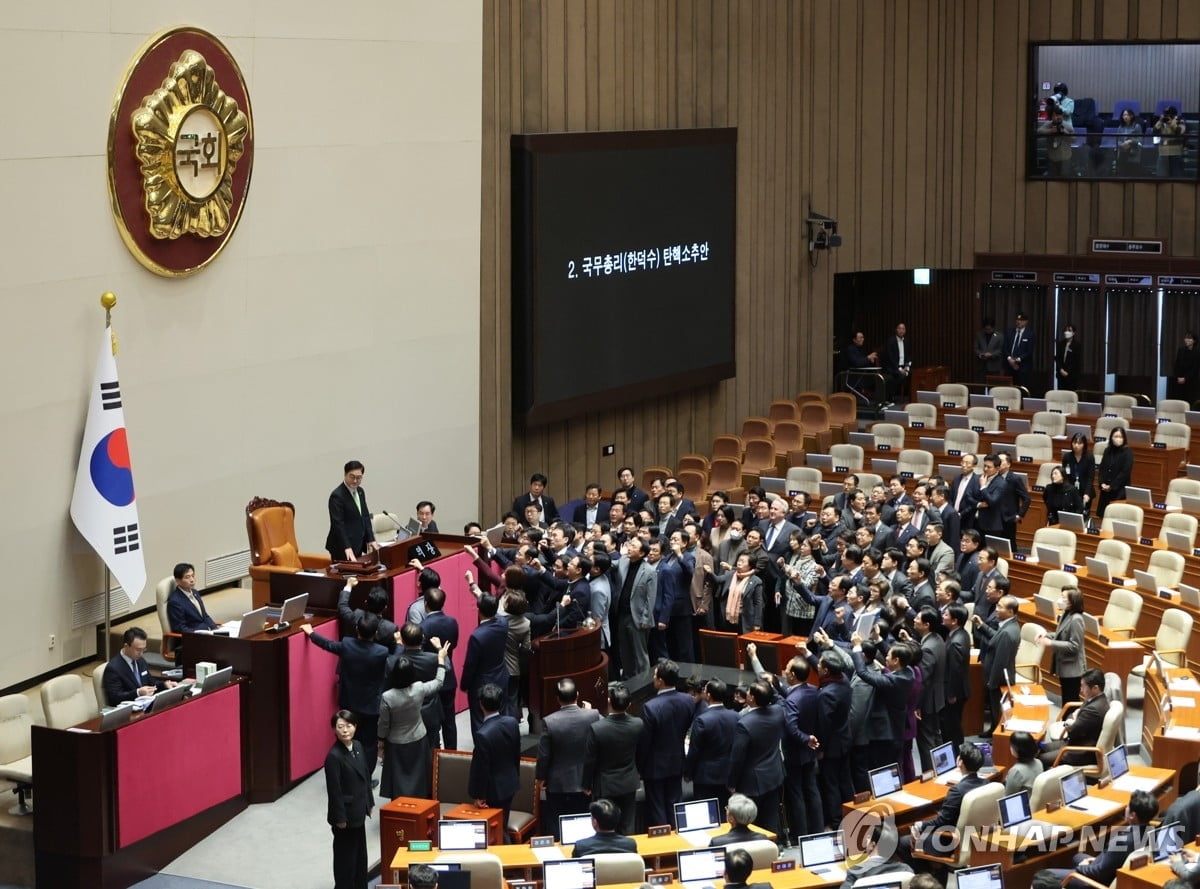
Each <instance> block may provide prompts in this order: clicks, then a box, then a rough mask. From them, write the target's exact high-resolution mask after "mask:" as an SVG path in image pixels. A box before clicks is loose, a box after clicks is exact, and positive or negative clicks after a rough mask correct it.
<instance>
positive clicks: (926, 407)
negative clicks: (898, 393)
mask: <svg viewBox="0 0 1200 889" xmlns="http://www.w3.org/2000/svg"><path fill="white" fill-rule="evenodd" d="M905 410H906V411H908V425H909V426H911V425H912V424H913V423H914V422H917V423H924V424H925V428H927V429H928V428H929V427H931V426H936V425H937V405H933V404H921V403H920V402H916V401H914V402H913V403H912V404H910V405H909V406H908V407H906V408H905Z"/></svg>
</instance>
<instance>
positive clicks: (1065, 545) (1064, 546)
mask: <svg viewBox="0 0 1200 889" xmlns="http://www.w3.org/2000/svg"><path fill="white" fill-rule="evenodd" d="M1075 545H1076V539H1075V532H1074V531H1068V530H1066V529H1065V528H1038V529H1037V530H1036V531H1034V532H1033V547H1034V549H1033V554H1034V555H1035V556H1036V555H1037V547H1039V546H1052V547H1054V548H1055V549H1057V550H1058V551H1059V552H1060V553H1061V554H1062V558H1063V561H1064V562H1074V561H1075ZM1059 573H1060V574H1066V572H1065V571H1062V572H1059ZM1070 576H1071V575H1069V574H1067V577H1068V578H1069V577H1070ZM1043 584H1044V581H1043ZM1075 585H1076V584H1072V586H1075Z"/></svg>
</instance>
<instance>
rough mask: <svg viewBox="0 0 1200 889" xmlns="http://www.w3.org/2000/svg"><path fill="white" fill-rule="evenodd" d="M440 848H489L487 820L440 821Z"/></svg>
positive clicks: (438, 832)
mask: <svg viewBox="0 0 1200 889" xmlns="http://www.w3.org/2000/svg"><path fill="white" fill-rule="evenodd" d="M437 834H438V843H437V844H438V848H439V849H441V850H442V851H443V852H482V851H484V850H486V849H487V822H486V821H456V820H453V819H445V818H444V819H442V820H441V821H439V822H438V826H437Z"/></svg>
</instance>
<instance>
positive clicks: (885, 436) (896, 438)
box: [870, 423, 904, 451]
mask: <svg viewBox="0 0 1200 889" xmlns="http://www.w3.org/2000/svg"><path fill="white" fill-rule="evenodd" d="M870 432H871V434H872V435H874V436H875V447H879V446H880V445H887V446H888V447H889V448H891V449H892V450H893V451H898V450H900V449H901V448H903V447H904V427H903V426H901V425H899V424H898V423H872V424H871V429H870Z"/></svg>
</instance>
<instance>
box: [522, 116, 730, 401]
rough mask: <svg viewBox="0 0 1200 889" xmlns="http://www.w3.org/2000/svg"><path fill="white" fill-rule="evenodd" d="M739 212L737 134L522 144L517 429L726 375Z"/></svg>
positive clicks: (534, 139) (662, 133)
mask: <svg viewBox="0 0 1200 889" xmlns="http://www.w3.org/2000/svg"><path fill="white" fill-rule="evenodd" d="M736 208H737V130H736V129H732V128H729V129H704V130H654V131H646V132H605V133H535V134H521V135H514V136H513V137H512V273H513V274H512V278H513V286H512V393H513V418H514V421H515V422H519V423H522V422H523V423H526V424H537V423H546V422H551V421H555V420H562V419H566V418H569V417H576V416H580V415H583V414H587V413H592V412H595V411H599V410H604V409H608V408H613V407H617V406H620V405H625V404H630V403H633V402H637V401H644V400H647V399H651V398H656V397H659V396H662V395H666V394H669V393H672V392H677V391H681V390H684V389H694V388H697V387H699V386H704V385H709V384H712V383H715V382H717V381H718V380H723V379H727V378H729V377H732V376H733V375H734V371H735V367H734V268H735V265H734V259H735V257H734V247H735V242H734V234H735V230H736V225H735V223H736V220H735V214H736Z"/></svg>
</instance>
